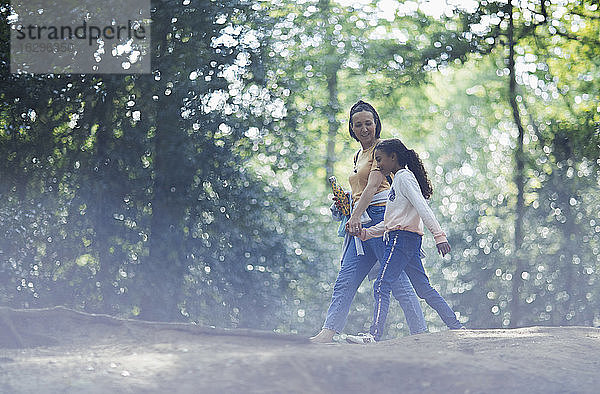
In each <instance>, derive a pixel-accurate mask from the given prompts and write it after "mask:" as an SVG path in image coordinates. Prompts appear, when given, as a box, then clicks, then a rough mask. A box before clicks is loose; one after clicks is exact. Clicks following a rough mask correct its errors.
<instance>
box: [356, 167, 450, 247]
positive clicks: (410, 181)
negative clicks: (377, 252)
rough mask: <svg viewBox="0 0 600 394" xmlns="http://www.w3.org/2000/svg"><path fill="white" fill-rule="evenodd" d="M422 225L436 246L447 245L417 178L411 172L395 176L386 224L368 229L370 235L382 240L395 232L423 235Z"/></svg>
mask: <svg viewBox="0 0 600 394" xmlns="http://www.w3.org/2000/svg"><path fill="white" fill-rule="evenodd" d="M423 223H425V226H426V227H427V228H428V229H429V231H431V233H432V234H433V238H434V239H435V243H436V244H439V243H442V242H448V240H447V239H446V234H445V233H444V232H443V231H442V228H441V227H440V224H439V223H438V221H437V220H436V218H435V216H434V215H433V212H432V211H431V208H430V207H429V205H428V204H427V201H426V200H425V198H424V197H423V195H422V194H421V188H420V187H419V182H417V178H415V175H414V174H413V173H412V172H411V171H410V170H408V169H406V168H403V169H401V170H399V171H398V172H397V173H396V175H395V176H394V181H393V182H392V188H391V190H390V194H389V196H388V202H387V206H386V208H385V214H384V216H383V221H382V222H380V223H378V224H377V225H375V226H373V227H369V228H368V229H367V234H369V235H372V236H375V237H380V236H381V235H383V234H384V233H387V232H390V231H394V230H404V231H410V232H413V233H417V234H419V235H423Z"/></svg>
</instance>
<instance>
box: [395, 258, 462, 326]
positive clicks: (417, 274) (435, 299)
mask: <svg viewBox="0 0 600 394" xmlns="http://www.w3.org/2000/svg"><path fill="white" fill-rule="evenodd" d="M404 271H405V272H406V274H407V275H408V277H409V278H410V281H411V282H412V284H413V286H414V288H415V290H416V291H417V295H418V296H419V297H421V298H422V299H424V300H425V302H427V304H428V305H429V306H430V307H432V308H433V309H435V311H436V312H437V313H438V315H439V316H440V318H441V319H442V320H443V321H444V323H445V324H446V326H448V328H450V329H451V330H457V329H460V328H462V327H463V325H462V324H461V322H459V321H458V319H457V318H456V314H455V313H454V311H453V310H452V308H450V306H449V305H448V303H447V302H446V300H444V298H443V297H442V296H441V295H440V294H439V293H438V292H437V291H436V290H435V289H434V288H433V287H432V286H431V284H430V283H429V277H427V274H426V273H425V269H424V268H423V263H422V262H421V258H420V257H419V256H417V257H415V258H413V259H412V260H411V261H410V262H409V263H408V265H407V266H406V268H404Z"/></svg>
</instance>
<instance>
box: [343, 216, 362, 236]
mask: <svg viewBox="0 0 600 394" xmlns="http://www.w3.org/2000/svg"><path fill="white" fill-rule="evenodd" d="M360 230H362V224H361V223H360V219H356V218H353V217H352V216H350V219H348V222H347V223H346V231H347V232H348V234H350V235H354V236H359V235H360Z"/></svg>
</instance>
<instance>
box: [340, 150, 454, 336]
mask: <svg viewBox="0 0 600 394" xmlns="http://www.w3.org/2000/svg"><path fill="white" fill-rule="evenodd" d="M375 160H376V161H377V164H378V166H379V170H380V171H381V173H382V174H383V175H384V176H385V175H388V174H390V173H394V174H395V176H394V180H393V182H392V186H391V188H390V192H389V195H388V202H387V205H386V210H385V215H384V219H383V222H381V223H378V224H377V225H375V226H372V227H369V228H364V229H362V230H361V233H360V238H361V240H363V241H366V240H368V239H370V238H373V237H380V236H381V235H384V239H385V241H386V247H385V254H384V258H383V263H382V265H381V269H380V271H379V275H378V277H377V279H376V280H375V284H374V285H373V294H374V296H375V307H374V311H373V324H372V325H371V329H370V333H369V334H359V335H357V336H354V335H349V336H348V337H347V340H348V341H349V342H352V343H370V342H375V341H379V340H380V339H381V337H382V335H383V328H384V325H385V318H386V315H387V312H388V308H389V304H390V289H391V287H390V285H391V283H392V282H393V281H394V280H396V279H397V278H398V275H400V274H402V273H403V272H405V273H406V274H407V275H408V277H409V278H410V281H411V283H412V285H413V287H414V288H415V290H416V292H417V295H418V296H419V297H420V298H422V299H424V300H425V301H426V302H427V304H429V305H430V306H431V307H432V308H433V309H435V310H436V312H437V313H438V314H439V315H440V317H441V318H442V320H443V321H444V323H446V325H447V326H448V328H450V329H461V328H464V326H463V325H462V324H461V323H460V322H459V321H458V320H457V319H456V316H455V314H454V311H453V310H452V309H451V308H450V306H448V304H447V303H446V301H445V300H444V299H443V298H442V296H440V295H439V294H438V292H437V291H436V290H435V289H434V288H433V287H431V284H430V283H429V278H428V277H427V274H426V273H425V269H424V268H423V263H422V262H421V257H420V250H421V238H422V236H423V222H425V226H427V228H428V229H429V231H431V232H432V233H433V237H434V239H435V242H436V246H437V250H438V252H439V253H440V254H441V255H442V256H445V255H446V253H449V252H450V245H449V244H448V240H447V239H446V234H444V232H443V231H442V229H441V227H440V225H439V223H438V221H437V220H436V219H435V217H434V215H433V212H432V211H431V209H430V208H429V206H428V205H427V202H426V201H425V199H426V198H429V197H430V196H431V194H432V193H433V188H432V187H431V183H430V182H429V179H428V178H427V173H426V172H425V168H424V167H423V163H422V162H421V160H420V159H419V156H418V155H417V154H416V153H415V151H414V150H409V149H407V148H406V146H404V144H403V143H402V141H400V140H399V139H389V140H384V141H382V142H381V143H379V144H378V145H377V147H376V148H375Z"/></svg>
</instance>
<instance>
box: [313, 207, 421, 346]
mask: <svg viewBox="0 0 600 394" xmlns="http://www.w3.org/2000/svg"><path fill="white" fill-rule="evenodd" d="M367 213H368V214H369V216H370V217H371V221H370V222H369V223H367V224H365V225H364V226H363V227H371V226H374V225H376V224H377V223H379V222H381V221H382V220H383V214H384V213H385V206H381V207H379V206H370V207H368V208H367ZM354 239H355V238H354V237H352V240H351V241H350V244H349V245H348V248H347V249H346V251H345V253H344V256H343V257H342V266H341V268H340V272H339V274H338V276H337V279H336V281H335V286H334V287H333V296H332V299H331V305H330V306H329V310H328V311H327V318H326V319H325V323H324V324H323V328H327V329H330V330H334V331H336V332H338V333H340V332H342V330H343V329H344V326H345V325H346V320H347V317H348V313H349V311H350V305H351V304H352V300H353V299H354V295H355V294H356V291H357V290H358V287H359V286H360V284H361V283H362V281H363V280H364V279H365V276H367V274H368V273H369V271H370V270H371V268H372V267H373V265H374V264H375V262H376V261H377V260H379V261H380V262H381V263H382V264H383V261H384V260H383V258H384V254H385V246H386V245H385V243H384V242H383V238H382V237H379V238H371V239H369V240H368V241H366V242H363V250H364V252H365V254H364V255H361V256H357V255H356V246H355V243H354ZM391 291H392V294H393V295H394V297H395V298H396V299H397V300H398V302H399V303H400V306H401V307H402V310H403V311H404V317H405V318H406V323H407V324H408V329H409V331H410V333H411V334H418V333H422V332H425V331H427V324H426V323H425V318H424V317H423V310H422V309H421V304H420V303H419V299H418V298H417V295H416V293H415V290H414V289H413V287H412V285H411V284H410V280H409V279H408V276H407V275H406V273H405V272H400V273H399V276H398V277H397V280H394V281H393V282H392V284H391Z"/></svg>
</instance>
